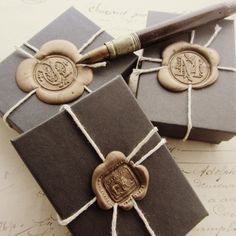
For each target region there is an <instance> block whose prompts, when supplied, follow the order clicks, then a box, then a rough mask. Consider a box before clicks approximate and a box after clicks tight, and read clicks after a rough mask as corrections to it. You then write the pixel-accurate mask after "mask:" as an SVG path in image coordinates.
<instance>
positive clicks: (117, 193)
mask: <svg viewBox="0 0 236 236" xmlns="http://www.w3.org/2000/svg"><path fill="white" fill-rule="evenodd" d="M148 182H149V174H148V170H147V169H146V167H144V166H143V165H138V166H134V163H133V162H132V161H130V162H129V161H128V160H126V157H125V155H124V154H123V153H122V152H118V151H113V152H110V153H109V154H108V155H107V157H106V160H105V162H104V163H102V164H100V165H99V166H98V167H97V168H96V169H95V170H94V172H93V177H92V188H93V191H94V193H95V195H96V197H97V202H98V205H99V206H100V207H101V208H103V209H110V208H112V207H113V206H114V204H115V203H117V204H118V205H119V206H120V207H121V208H123V209H124V210H129V209H131V208H132V207H133V201H132V199H137V200H141V199H143V198H144V197H145V195H146V193H147V189H148Z"/></svg>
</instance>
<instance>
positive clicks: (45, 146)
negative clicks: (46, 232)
mask: <svg viewBox="0 0 236 236" xmlns="http://www.w3.org/2000/svg"><path fill="white" fill-rule="evenodd" d="M72 110H73V111H74V113H75V114H76V116H77V117H78V118H79V120H80V122H81V123H82V124H83V126H84V127H85V129H86V130H87V132H88V133H89V134H90V136H91V137H92V139H93V140H94V141H95V143H96V144H97V146H98V147H99V148H100V150H101V152H102V153H103V155H104V156H106V155H107V154H108V153H109V152H111V151H114V150H119V151H121V152H123V153H124V154H125V155H126V156H127V155H128V154H129V153H130V152H131V151H132V150H133V148H134V147H135V146H137V144H138V143H139V142H140V141H141V140H142V139H143V138H144V137H145V136H146V135H147V134H148V132H149V131H150V130H151V129H152V127H153V126H152V124H151V123H150V122H149V120H148V119H147V117H146V116H145V114H144V113H143V112H142V110H141V109H140V107H139V106H138V104H137V102H136V100H135V98H134V96H133V95H132V94H131V92H130V91H129V89H128V87H127V85H126V84H125V82H124V80H123V79H122V78H121V77H120V78H116V79H114V80H112V81H111V82H109V83H107V84H106V85H105V86H103V87H101V88H99V89H98V90H96V91H95V92H93V93H92V94H90V95H87V96H86V97H84V98H83V99H81V100H80V101H79V102H78V103H76V104H74V105H73V106H72ZM159 141H160V136H159V135H158V134H155V135H154V136H153V137H152V138H151V139H150V141H149V142H148V143H147V144H146V145H145V146H143V148H142V149H141V150H140V151H139V152H138V154H137V155H136V156H135V157H134V159H132V160H134V161H137V160H139V159H140V157H141V156H142V155H144V154H145V153H147V152H148V151H149V150H151V149H152V148H153V147H154V146H155V145H157V143H159ZM13 145H14V146H15V148H16V150H17V151H18V153H19V154H20V156H21V158H22V159H23V161H24V162H25V164H26V165H27V166H28V168H29V169H30V171H31V172H32V174H33V176H34V177H35V179H36V180H37V181H38V183H39V184H40V186H41V187H42V188H43V190H44V191H45V193H46V195H47V196H48V198H49V200H50V201H51V203H52V204H53V206H54V207H55V209H56V210H57V212H58V213H59V215H60V217H61V218H62V219H64V218H67V217H69V216H70V215H72V214H73V213H74V212H76V211H77V210H79V209H80V208H81V207H82V206H84V205H85V204H86V203H87V202H88V201H90V200H91V199H92V198H94V196H95V195H94V193H93V192H92V188H91V178H92V173H93V170H94V169H95V168H96V166H98V165H99V164H100V163H101V160H100V159H99V157H98V155H97V153H96V152H95V151H94V149H93V147H92V146H91V145H90V143H88V141H87V139H86V138H85V136H84V135H83V134H82V132H81V131H80V129H79V128H78V127H77V126H76V124H75V123H74V121H73V120H72V118H71V117H70V115H69V114H68V113H67V112H66V111H63V112H61V113H59V114H58V115H56V116H54V117H53V118H51V119H50V120H48V121H47V122H45V123H43V124H41V125H39V126H38V127H36V128H34V129H32V130H30V131H28V132H26V133H25V134H23V135H21V136H20V137H19V138H17V139H16V140H14V141H13ZM143 165H144V166H146V168H147V169H148V171H149V175H150V182H149V188H148V193H147V195H146V197H145V198H144V199H143V200H141V201H137V204H138V205H139V207H140V208H141V209H142V211H143V212H144V214H145V216H146V218H147V220H148V221H149V223H150V225H151V227H152V229H153V230H154V231H155V232H156V234H158V235H162V236H173V235H175V236H181V235H185V234H186V233H187V232H188V231H189V230H191V229H192V228H193V227H194V226H195V225H196V224H197V223H199V221H200V220H202V219H203V218H204V217H205V216H207V212H206V210H205V209H204V207H203V206H202V204H201V203H200V201H199V199H198V197H197V196H196V194H195V193H194V191H193V190H192V188H191V187H190V185H189V183H188V182H187V180H186V179H185V177H184V176H183V174H182V173H181V171H180V170H179V168H178V166H177V165H176V163H175V161H174V160H173V158H172V157H171V155H170V152H169V151H168V149H167V148H166V147H165V146H162V147H161V148H160V149H159V150H158V151H157V152H155V153H154V154H152V156H150V157H149V158H148V159H147V160H145V162H143ZM32 210H33V209H32ZM112 212H113V211H112V210H102V209H101V208H99V207H98V205H97V203H95V204H93V205H92V206H90V207H89V208H88V210H87V211H85V212H83V213H82V214H81V215H80V216H79V217H78V218H77V219H75V220H74V221H73V222H72V223H70V224H69V226H68V227H69V229H70V231H71V232H72V233H73V234H74V235H97V236H99V235H101V236H104V235H111V220H112ZM117 231H118V234H119V235H122V236H125V235H149V234H148V232H147V230H146V228H145V226H144V224H143V222H142V220H141V219H140V218H139V216H138V214H137V212H136V211H135V210H134V209H131V210H130V211H124V210H122V209H121V208H119V209H118V222H117Z"/></svg>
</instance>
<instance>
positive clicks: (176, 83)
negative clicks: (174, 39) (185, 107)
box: [158, 42, 220, 92]
mask: <svg viewBox="0 0 236 236" xmlns="http://www.w3.org/2000/svg"><path fill="white" fill-rule="evenodd" d="M162 56H163V60H162V66H164V68H162V69H161V70H160V71H159V73H158V80H159V81H160V83H161V84H162V85H163V86H164V87H165V88H167V89H169V90H172V91H176V92H178V91H183V90H186V89H187V88H188V85H189V84H191V85H192V87H193V88H195V89H200V88H204V87H206V86H209V85H211V84H213V83H214V82H215V81H216V80H217V78H218V76H219V72H218V69H217V66H218V64H219V61H220V59H219V55H218V53H217V52H216V51H215V50H214V49H211V48H206V47H203V46H200V45H197V44H190V43H186V42H178V43H174V44H171V45H170V46H168V47H167V48H166V49H165V50H164V51H163V55H162Z"/></svg>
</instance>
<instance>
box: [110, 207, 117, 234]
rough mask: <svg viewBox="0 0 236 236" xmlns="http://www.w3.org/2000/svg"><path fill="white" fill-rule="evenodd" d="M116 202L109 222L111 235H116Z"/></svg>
mask: <svg viewBox="0 0 236 236" xmlns="http://www.w3.org/2000/svg"><path fill="white" fill-rule="evenodd" d="M117 208H118V204H117V203H115V204H114V206H113V215H112V222H111V235H112V236H117V231H116V224H117V216H118V209H117Z"/></svg>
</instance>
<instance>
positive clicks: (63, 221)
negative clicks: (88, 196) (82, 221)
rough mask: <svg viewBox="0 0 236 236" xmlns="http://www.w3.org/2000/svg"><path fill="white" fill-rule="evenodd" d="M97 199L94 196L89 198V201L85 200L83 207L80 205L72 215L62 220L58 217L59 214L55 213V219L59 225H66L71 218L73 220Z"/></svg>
mask: <svg viewBox="0 0 236 236" xmlns="http://www.w3.org/2000/svg"><path fill="white" fill-rule="evenodd" d="M96 201H97V198H96V197H94V198H93V199H92V200H90V201H89V202H87V203H86V204H85V205H84V206H83V207H81V208H80V209H79V210H78V211H77V212H75V213H74V214H73V215H71V216H70V217H68V218H66V219H64V220H62V219H61V218H60V216H59V215H57V221H58V223H59V224H60V225H63V226H66V225H68V224H69V223H71V222H72V221H73V220H75V219H76V218H77V217H78V216H79V215H80V214H81V213H83V212H84V211H86V210H88V208H89V207H90V206H91V205H93V204H94V203H95V202H96Z"/></svg>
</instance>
